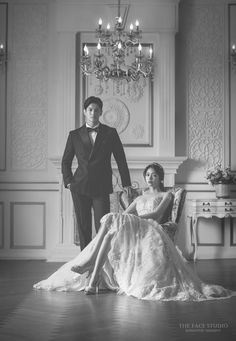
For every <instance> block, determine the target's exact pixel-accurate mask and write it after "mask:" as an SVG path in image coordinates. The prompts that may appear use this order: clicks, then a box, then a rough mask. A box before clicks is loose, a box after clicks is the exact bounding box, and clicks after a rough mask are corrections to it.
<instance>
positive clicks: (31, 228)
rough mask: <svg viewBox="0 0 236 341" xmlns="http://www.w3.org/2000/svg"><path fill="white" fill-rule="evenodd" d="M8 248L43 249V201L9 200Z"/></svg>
mask: <svg viewBox="0 0 236 341" xmlns="http://www.w3.org/2000/svg"><path fill="white" fill-rule="evenodd" d="M10 205H11V210H10V212H11V213H10V221H11V230H10V248H11V249H12V248H13V249H17V248H25V249H27V248H29V249H37V248H38V249H44V248H45V242H46V235H45V233H46V225H45V224H46V209H45V207H46V205H45V202H11V203H10Z"/></svg>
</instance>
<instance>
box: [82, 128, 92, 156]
mask: <svg viewBox="0 0 236 341" xmlns="http://www.w3.org/2000/svg"><path fill="white" fill-rule="evenodd" d="M80 137H81V140H82V142H83V144H84V146H85V149H86V152H87V155H88V156H91V152H92V149H93V146H92V143H91V141H90V138H89V134H88V131H87V128H86V125H85V124H84V125H83V126H82V127H81V129H80Z"/></svg>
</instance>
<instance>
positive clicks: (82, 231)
mask: <svg viewBox="0 0 236 341" xmlns="http://www.w3.org/2000/svg"><path fill="white" fill-rule="evenodd" d="M71 195H72V199H73V204H74V210H75V215H76V220H77V227H76V230H75V240H74V243H75V244H76V245H79V246H80V248H81V250H83V249H84V248H85V247H86V246H87V245H88V244H89V242H90V241H91V239H92V208H93V212H94V224H95V230H96V232H98V230H99V227H100V220H101V218H102V217H103V216H104V215H105V214H106V213H109V212H110V196H109V194H103V195H101V196H98V197H94V198H93V197H90V196H87V195H82V194H79V193H77V192H73V191H72V192H71Z"/></svg>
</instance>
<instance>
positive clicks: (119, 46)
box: [117, 42, 122, 50]
mask: <svg viewBox="0 0 236 341" xmlns="http://www.w3.org/2000/svg"><path fill="white" fill-rule="evenodd" d="M117 47H118V49H119V50H120V49H121V47H122V45H121V42H119V43H118V45H117Z"/></svg>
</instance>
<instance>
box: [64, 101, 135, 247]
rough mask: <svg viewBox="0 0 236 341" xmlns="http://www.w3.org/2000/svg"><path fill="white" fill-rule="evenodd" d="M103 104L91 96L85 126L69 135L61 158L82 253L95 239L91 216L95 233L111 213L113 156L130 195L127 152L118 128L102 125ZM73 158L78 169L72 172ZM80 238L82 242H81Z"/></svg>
mask: <svg viewBox="0 0 236 341" xmlns="http://www.w3.org/2000/svg"><path fill="white" fill-rule="evenodd" d="M102 107H103V102H102V101H101V99H100V98H98V97H94V96H91V97H88V98H87V99H86V100H85V102H84V116H85V124H84V125H83V126H82V127H80V128H78V129H75V130H73V131H71V132H70V133H69V137H68V140H67V143H66V147H65V151H64V154H63V158H62V174H63V180H64V185H65V187H66V188H69V189H70V191H71V194H72V199H73V204H74V209H75V214H76V219H77V226H78V231H77V232H78V233H77V237H76V238H75V239H76V240H75V244H77V245H78V244H79V245H80V248H81V250H82V249H83V248H85V246H86V245H87V244H88V243H89V242H90V241H91V239H92V215H91V209H92V208H93V211H94V222H95V229H96V232H97V231H98V229H99V226H100V219H101V217H102V216H103V215H105V214H106V213H109V212H110V199H109V194H110V193H112V192H113V187H112V169H111V155H112V154H113V155H114V157H115V160H116V163H117V165H118V169H119V173H120V177H121V181H122V186H123V187H124V188H125V189H126V191H127V192H128V193H129V192H130V186H131V182H130V175H129V170H128V166H127V162H126V158H125V153H124V149H123V146H122V143H121V141H120V138H119V135H118V133H117V131H116V129H114V128H111V127H108V126H107V125H104V124H101V123H100V122H99V118H100V116H101V115H102ZM74 156H76V158H77V161H78V168H77V169H76V171H75V173H74V174H73V173H72V169H71V165H72V161H73V158H74ZM78 236H79V240H78Z"/></svg>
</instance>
